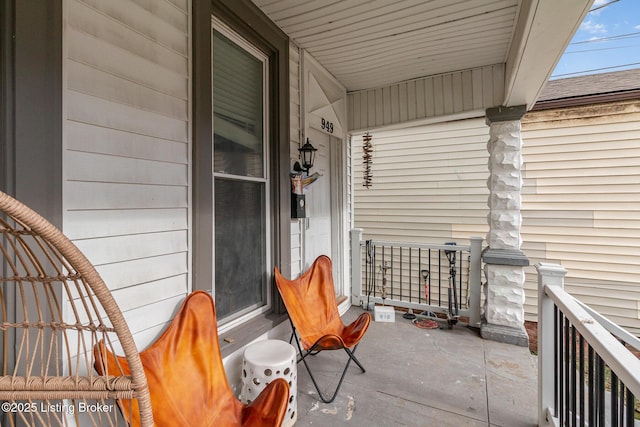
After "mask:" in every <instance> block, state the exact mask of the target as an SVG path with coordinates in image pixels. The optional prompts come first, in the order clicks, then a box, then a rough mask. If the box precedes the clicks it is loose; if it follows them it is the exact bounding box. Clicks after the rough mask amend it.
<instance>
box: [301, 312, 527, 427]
mask: <svg viewBox="0 0 640 427" xmlns="http://www.w3.org/2000/svg"><path fill="white" fill-rule="evenodd" d="M361 311H362V310H361V309H360V308H357V307H353V308H351V309H350V310H349V311H348V312H347V313H346V314H345V315H344V320H345V322H346V321H350V320H353V319H355V317H356V316H357V315H358V314H359V313H360V312H361ZM442 326H443V328H444V329H442V328H439V329H432V330H427V329H420V328H418V327H416V326H414V325H413V324H412V323H411V321H409V320H406V319H404V318H403V317H402V315H401V314H400V313H396V319H395V322H394V323H382V322H372V323H371V326H370V329H369V331H368V332H367V336H366V339H364V340H363V341H362V343H361V344H360V346H359V347H358V350H357V353H358V358H359V359H360V361H361V362H362V363H363V364H364V365H365V367H366V368H367V372H366V373H364V374H361V373H360V370H359V369H358V368H357V366H352V367H350V368H349V369H350V372H349V373H348V375H347V376H346V378H345V382H344V383H343V385H342V388H341V389H340V393H339V394H338V396H337V398H336V400H335V401H334V402H333V403H330V404H325V403H322V402H321V401H319V400H318V399H317V395H316V392H315V389H314V387H313V384H312V383H311V380H310V379H309V376H308V374H307V372H306V370H305V369H304V366H303V365H302V364H299V365H298V408H297V409H298V420H297V422H296V425H300V426H306V425H315V426H329V425H331V426H336V427H337V426H354V427H356V426H363V427H364V426H383V425H384V426H429V425H438V426H452V427H454V426H504V427H521V426H522V427H525V426H526V427H530V426H535V425H538V419H537V357H536V356H535V355H532V354H531V353H530V352H529V350H528V349H527V348H525V347H518V346H513V345H509V344H504V343H499V342H496V341H492V340H484V339H482V338H480V336H479V333H478V331H477V330H476V329H473V328H468V327H466V326H459V325H457V326H454V327H453V328H452V329H448V328H447V327H446V324H445V323H443V324H442ZM335 356H336V357H331V356H330V355H329V354H322V355H321V356H320V355H319V356H318V357H316V358H314V360H312V361H311V363H313V365H312V366H314V367H316V369H317V371H315V372H322V373H323V374H324V375H320V378H319V380H318V381H319V382H320V384H327V385H328V387H331V385H335V384H333V383H335V382H336V381H337V378H333V377H331V376H328V373H331V375H336V374H337V373H336V368H335V364H340V363H344V358H343V357H337V356H342V355H340V354H336V355H335ZM325 366H326V369H325Z"/></svg>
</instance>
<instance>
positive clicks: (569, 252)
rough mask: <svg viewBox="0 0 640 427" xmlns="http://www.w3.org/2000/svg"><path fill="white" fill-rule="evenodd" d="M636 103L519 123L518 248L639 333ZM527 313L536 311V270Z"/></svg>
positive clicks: (530, 117)
mask: <svg viewBox="0 0 640 427" xmlns="http://www.w3.org/2000/svg"><path fill="white" fill-rule="evenodd" d="M639 135H640V102H638V101H626V102H618V103H612V104H604V105H593V106H585V107H576V108H565V109H559V110H550V111H540V112H531V113H528V114H527V115H526V116H525V120H523V138H524V148H523V155H524V161H525V164H524V174H523V176H524V180H525V185H524V193H525V194H524V195H523V198H522V201H523V205H522V216H523V225H522V235H523V240H524V243H523V250H524V251H525V252H526V253H527V254H528V255H529V257H530V258H531V261H532V264H533V263H535V262H538V261H541V260H546V261H553V262H559V263H561V264H562V265H563V266H565V267H566V268H567V269H568V270H569V274H568V275H567V278H566V280H565V283H566V287H567V290H568V291H569V292H570V293H571V294H572V295H574V296H576V297H577V298H579V299H580V300H581V301H583V302H585V303H586V304H589V305H590V306H591V307H593V308H594V309H595V310H598V311H599V312H600V313H602V314H603V315H605V316H607V317H609V318H610V319H611V320H613V321H614V322H616V323H619V324H620V325H621V326H623V327H625V328H627V329H629V330H630V331H632V332H634V333H636V334H638V333H640V312H639V310H638V302H639V301H640V218H638V211H639V210H640V195H639V194H640V139H639ZM527 273H528V274H527V283H526V290H527V300H526V307H525V308H526V312H527V317H528V318H533V316H535V313H536V305H535V304H536V302H537V301H536V297H537V292H536V288H537V283H536V280H537V279H536V275H535V270H533V269H532V268H529V269H528V270H527Z"/></svg>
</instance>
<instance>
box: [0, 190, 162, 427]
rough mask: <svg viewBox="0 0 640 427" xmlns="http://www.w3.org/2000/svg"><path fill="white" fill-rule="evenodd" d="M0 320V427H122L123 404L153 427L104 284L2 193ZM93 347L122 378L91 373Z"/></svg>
mask: <svg viewBox="0 0 640 427" xmlns="http://www.w3.org/2000/svg"><path fill="white" fill-rule="evenodd" d="M0 316H1V322H2V323H1V324H0V339H1V340H2V342H1V343H0V353H1V356H2V360H1V363H2V365H1V366H0V371H1V372H0V402H3V408H4V409H6V410H4V411H3V413H0V424H3V423H6V424H5V425H9V426H15V425H20V426H67V425H71V424H73V425H94V426H95V425H109V426H116V425H122V421H119V419H120V417H119V414H118V411H117V410H115V402H116V400H118V399H129V401H135V402H136V410H137V416H138V418H139V419H140V420H141V425H142V426H152V425H153V416H152V410H151V400H150V396H149V389H148V388H147V378H146V377H145V373H144V370H143V367H142V363H141V361H140V358H139V353H138V350H137V348H136V345H135V342H134V340H133V337H132V335H131V331H130V330H129V328H128V326H127V324H126V322H125V319H124V316H123V315H122V312H121V311H120V309H119V308H118V305H117V304H116V302H115V301H114V299H113V296H112V295H111V292H110V291H109V289H108V288H107V286H106V284H105V283H104V282H103V280H102V278H101V277H100V275H99V274H98V272H97V271H96V269H95V268H94V267H93V265H92V264H91V263H90V262H89V260H88V259H87V258H86V257H85V256H84V254H83V253H82V252H81V251H80V250H79V249H78V248H77V247H76V246H75V245H74V244H73V243H72V242H71V241H70V240H69V239H68V238H67V237H66V236H65V235H64V234H63V233H62V232H61V231H60V230H59V229H58V228H56V227H55V226H53V225H52V224H51V223H50V222H49V221H47V220H46V219H44V218H43V217H41V216H40V215H38V214H37V213H36V212H34V211H33V210H32V209H30V208H29V207H27V206H26V205H24V204H23V203H21V202H19V201H17V200H15V199H14V198H12V197H11V196H9V195H7V194H5V193H3V192H0ZM99 340H102V341H103V342H104V343H105V346H107V347H108V348H110V349H113V348H114V347H115V348H118V349H119V351H121V352H123V353H124V354H125V356H126V357H125V360H126V362H127V364H128V365H129V366H130V367H131V369H130V371H129V372H127V373H126V374H125V373H124V372H123V371H122V369H120V368H121V367H120V366H117V367H115V368H114V369H112V370H111V371H110V372H109V375H99V374H97V373H96V372H95V371H94V370H93V366H94V364H95V363H101V362H100V361H98V360H95V359H94V354H93V351H92V347H93V345H94V344H95V343H97V342H98V341H99ZM81 405H82V406H81ZM95 405H99V406H95ZM82 407H84V408H85V409H87V408H102V409H105V412H104V413H102V412H101V411H100V410H98V411H91V410H87V411H84V412H83V411H82V410H81V408H82ZM43 408H44V410H43ZM106 409H109V410H108V411H106ZM3 417H4V419H3Z"/></svg>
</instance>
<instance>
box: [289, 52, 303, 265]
mask: <svg viewBox="0 0 640 427" xmlns="http://www.w3.org/2000/svg"><path fill="white" fill-rule="evenodd" d="M289 95H290V101H289V102H290V138H291V139H290V144H289V149H290V150H289V152H290V163H291V170H293V164H294V163H295V162H296V161H298V160H299V158H298V157H299V155H298V154H299V152H298V148H300V146H301V143H300V140H301V134H302V127H301V124H302V121H301V110H300V106H301V104H302V98H301V96H302V92H301V90H300V49H299V48H298V46H296V45H295V44H294V43H293V42H291V43H290V44H289ZM301 222H302V220H300V219H293V218H292V219H291V277H297V276H298V275H299V274H300V273H301V272H302V249H303V248H302V224H301Z"/></svg>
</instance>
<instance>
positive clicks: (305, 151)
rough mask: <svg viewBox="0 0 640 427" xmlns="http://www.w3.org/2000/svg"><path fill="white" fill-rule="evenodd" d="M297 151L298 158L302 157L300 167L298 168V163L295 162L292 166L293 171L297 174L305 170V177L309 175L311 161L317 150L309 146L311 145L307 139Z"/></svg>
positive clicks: (311, 165)
mask: <svg viewBox="0 0 640 427" xmlns="http://www.w3.org/2000/svg"><path fill="white" fill-rule="evenodd" d="M298 151H299V152H300V156H301V157H302V166H300V163H299V162H296V163H295V164H294V165H293V170H295V171H297V172H301V171H303V170H306V171H307V175H309V170H310V169H311V168H312V167H313V160H314V158H315V156H316V151H318V149H317V148H315V147H314V146H313V145H311V143H310V142H309V138H307V142H305V143H304V145H303V146H302V147H300V148H298Z"/></svg>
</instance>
